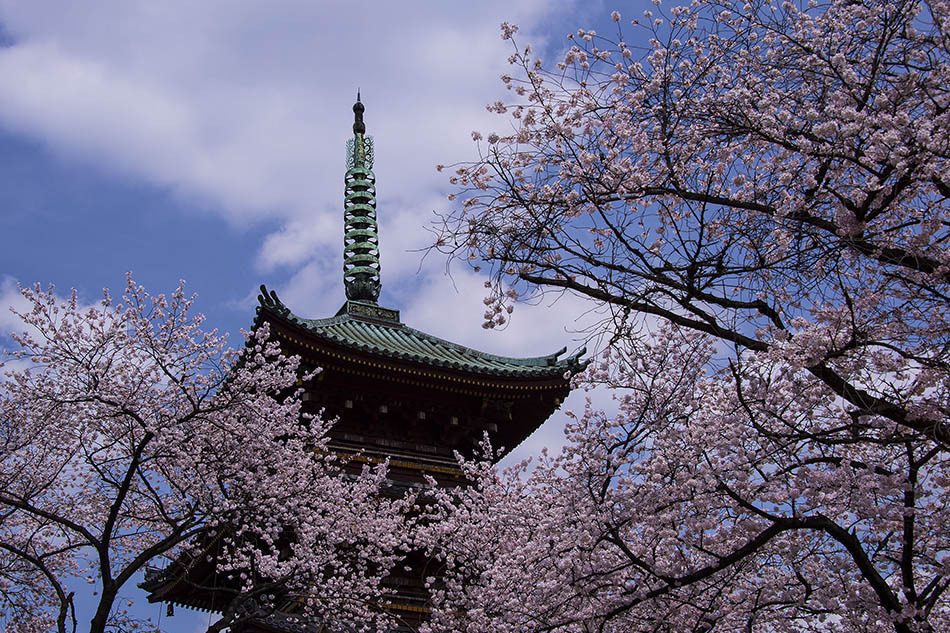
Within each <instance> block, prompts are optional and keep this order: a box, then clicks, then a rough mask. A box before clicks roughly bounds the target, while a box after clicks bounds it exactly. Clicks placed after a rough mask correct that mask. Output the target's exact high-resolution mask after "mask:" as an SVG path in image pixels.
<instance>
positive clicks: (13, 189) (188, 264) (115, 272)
mask: <svg viewBox="0 0 950 633" xmlns="http://www.w3.org/2000/svg"><path fill="white" fill-rule="evenodd" d="M618 4H620V3H619V2H618ZM627 4H628V7H629V8H628V9H627V12H628V13H630V14H631V16H630V17H633V16H632V14H633V13H634V12H635V11H636V12H639V11H642V10H643V9H644V8H646V6H647V4H648V3H646V2H640V1H636V2H632V3H627ZM355 6H356V5H351V4H347V3H342V2H340V3H335V2H317V1H315V0H300V1H291V0H287V1H275V2H267V3H265V2H247V1H242V0H208V1H202V2H194V1H188V2H184V1H179V0H163V1H162V2H153V1H139V0H115V1H111V2H109V1H95V2H82V3H74V2H67V1H62V2H36V1H35V0H20V1H9V0H0V78H2V79H0V81H2V89H0V193H2V198H0V200H2V202H0V235H2V236H3V248H2V249H0V312H2V314H0V330H9V329H10V328H11V327H13V326H15V322H14V320H13V319H12V318H11V316H10V315H9V314H8V312H7V310H6V306H9V305H11V304H13V303H15V301H16V293H15V290H16V289H15V284H16V283H17V282H19V283H22V284H32V283H34V282H40V283H42V284H44V285H45V284H48V283H54V284H55V285H56V286H57V288H59V289H60V290H61V291H62V292H64V293H65V292H67V291H68V289H69V288H71V287H75V288H76V289H77V290H78V291H79V292H80V295H81V297H83V299H84V300H86V301H90V302H91V301H94V300H96V299H97V298H98V297H99V296H100V293H101V289H102V288H103V287H110V288H113V289H116V290H121V288H122V286H123V284H124V278H125V273H126V271H132V273H133V275H134V277H135V278H136V280H137V281H139V282H140V283H143V284H144V285H145V286H146V287H147V288H148V289H149V290H150V291H153V292H159V291H170V290H171V289H173V288H174V286H175V284H176V283H177V280H178V279H185V280H187V282H188V288H189V289H190V290H191V291H194V292H197V293H198V295H199V301H198V309H199V310H200V311H202V312H204V313H205V314H206V315H207V316H208V319H209V324H210V325H211V326H212V327H218V328H219V329H221V330H224V331H228V332H231V333H232V336H233V337H235V339H234V342H235V344H239V342H240V339H239V338H238V337H239V336H240V335H239V330H240V328H241V327H247V326H248V325H250V323H251V321H252V319H253V314H254V307H255V305H256V295H257V287H258V286H259V285H260V284H261V283H266V284H267V285H268V287H270V288H273V289H276V290H277V291H278V293H279V294H280V295H281V297H282V298H283V299H284V301H285V303H287V304H288V305H289V306H290V307H291V309H293V310H294V311H295V312H296V313H297V314H300V315H302V316H306V317H323V316H328V315H331V314H333V313H334V312H335V311H336V309H337V308H338V307H339V305H340V304H341V303H342V301H343V288H342V278H341V267H342V254H341V253H342V198H343V171H344V167H343V164H344V144H345V141H346V138H347V137H348V136H349V135H350V134H351V124H352V111H351V106H352V103H353V100H354V96H355V93H356V90H357V88H359V89H360V90H361V91H362V95H363V102H364V103H365V105H366V114H365V119H366V123H367V128H368V130H367V131H368V133H370V134H372V135H373V136H374V137H375V141H376V168H375V171H376V176H377V190H378V215H379V222H380V231H381V251H382V267H383V272H382V280H383V292H382V297H381V303H383V304H384V305H387V306H390V307H394V308H398V309H400V310H401V311H402V316H403V320H404V321H405V322H407V323H408V324H409V325H412V326H413V327H416V328H419V329H422V330H425V331H428V332H431V333H433V334H436V335H438V336H441V337H444V338H448V339H451V340H454V341H458V342H460V343H463V344H467V345H471V346H473V347H477V348H479V349H483V350H486V351H490V352H494V353H499V354H506V355H512V356H522V355H524V356H527V355H538V354H546V353H549V352H552V351H554V350H556V349H558V348H560V347H561V346H562V345H567V346H568V347H569V348H572V349H573V348H576V347H578V346H579V345H581V336H580V335H576V334H572V333H571V330H576V329H577V328H578V325H577V321H576V319H577V318H578V317H579V316H580V315H581V314H582V313H583V312H584V310H585V309H586V308H587V307H589V306H585V305H584V304H583V303H581V302H580V301H579V300H575V299H572V298H570V297H566V298H563V299H562V300H561V301H559V302H558V303H557V304H555V305H553V306H551V305H549V304H542V305H539V306H536V307H530V308H524V309H518V310H516V312H515V318H514V321H513V323H512V325H511V327H509V328H508V329H507V330H505V331H503V332H487V331H485V330H483V329H482V328H481V321H482V317H481V313H482V311H483V306H482V303H481V299H482V297H483V288H482V281H483V280H482V279H479V278H478V277H477V275H475V274H474V273H472V272H471V271H469V270H467V269H465V268H462V267H458V266H456V267H455V268H453V274H452V277H451V278H449V277H447V276H446V275H445V260H444V259H442V258H440V257H437V256H430V257H428V258H427V259H426V260H425V261H424V262H423V261H422V259H421V254H420V253H418V252H414V251H417V250H418V249H420V248H423V247H425V246H426V245H427V244H428V239H429V234H428V233H427V232H426V231H425V228H424V227H425V225H426V224H427V223H428V222H429V221H430V220H431V219H432V217H433V216H432V213H433V211H434V210H439V209H445V208H446V207H447V205H448V204H450V203H449V202H448V201H447V200H446V197H445V196H446V194H447V193H449V191H450V188H449V185H448V183H447V178H446V176H445V174H439V173H437V172H436V170H435V165H436V164H438V163H452V162H456V161H461V160H467V159H471V158H472V157H473V156H474V155H475V147H474V144H473V143H472V140H471V136H470V134H471V131H472V130H474V129H479V130H481V131H483V132H488V131H491V130H492V129H496V128H500V127H501V126H502V125H503V123H504V121H503V119H502V118H501V117H498V116H497V115H493V114H489V113H488V112H486V110H485V104H487V103H489V102H492V101H494V100H496V99H498V98H508V97H510V96H511V93H508V92H506V91H505V90H504V89H503V85H502V83H501V82H500V81H499V79H498V78H499V76H500V75H501V74H502V73H504V72H507V71H508V64H507V61H506V60H507V57H508V55H510V53H511V49H510V43H509V42H503V41H502V40H501V39H500V38H499V24H500V23H501V22H502V21H508V22H514V23H517V24H519V25H520V26H521V33H520V34H519V41H520V42H521V43H527V42H530V43H531V44H532V46H533V47H534V48H535V50H536V51H539V52H541V54H542V56H544V57H545V58H546V59H551V58H553V57H556V56H557V52H558V51H559V50H560V49H561V48H562V47H564V46H565V45H566V44H567V40H566V39H565V36H566V35H567V34H568V33H570V32H573V31H575V30H576V29H577V27H579V26H583V27H585V28H589V27H596V28H599V30H603V31H605V32H609V31H610V30H611V24H610V22H609V13H610V10H612V9H614V8H618V9H619V10H621V12H623V11H624V9H625V7H624V6H614V5H610V6H607V5H605V4H603V3H602V2H601V1H600V0H597V1H589V2H573V1H568V0H564V1H556V0H524V1H519V2H509V1H503V0H483V1H480V2H446V1H444V0H443V1H441V2H437V1H432V2H414V1H410V0H404V1H401V2H398V3H397V2H380V3H363V5H362V7H363V8H361V9H356V8H354V7H355ZM502 129H503V128H502ZM572 400H574V402H573V404H572V405H571V404H569V405H568V406H578V407H579V406H582V398H577V397H574V398H572ZM562 424H563V418H559V417H557V416H555V418H554V419H552V421H551V422H550V423H549V424H548V425H546V426H545V427H544V428H543V429H542V431H541V432H540V433H538V434H536V436H535V437H533V438H532V439H530V440H529V441H528V442H527V443H526V444H525V445H524V446H523V448H522V450H521V451H520V453H519V454H520V455H527V454H530V453H531V452H535V451H536V450H537V449H538V448H540V446H542V445H545V444H556V443H558V440H559V429H560V427H561V425H562ZM179 623H180V622H179Z"/></svg>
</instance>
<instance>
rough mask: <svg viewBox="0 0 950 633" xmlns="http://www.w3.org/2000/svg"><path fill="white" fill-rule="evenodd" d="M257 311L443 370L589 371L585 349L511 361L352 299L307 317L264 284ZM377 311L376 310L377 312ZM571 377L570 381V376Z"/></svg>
mask: <svg viewBox="0 0 950 633" xmlns="http://www.w3.org/2000/svg"><path fill="white" fill-rule="evenodd" d="M258 301H259V302H260V307H258V309H257V318H258V322H257V323H256V324H255V325H257V324H259V323H260V320H261V319H262V318H263V315H264V312H265V311H266V312H269V313H270V314H271V315H273V316H275V317H277V318H278V319H280V320H281V321H284V322H286V323H289V324H292V325H293V326H294V329H299V330H303V331H305V332H307V334H309V335H310V336H312V337H314V338H316V339H317V340H320V341H323V342H325V343H330V344H335V345H339V346H341V347H344V348H346V349H351V350H360V351H363V352H366V353H369V354H372V355H374V356H379V357H382V358H390V359H394V360H402V361H408V362H412V363H418V364H421V365H425V366H428V367H442V368H445V369H453V370H456V371H460V372H464V373H468V374H472V375H476V376H478V375H480V376H496V377H499V378H515V379H544V378H564V377H565V376H566V375H574V374H576V373H578V372H580V371H582V370H583V369H584V368H585V367H587V363H588V362H589V361H583V360H581V356H582V355H583V354H584V353H585V351H586V349H581V350H578V351H577V352H576V353H574V354H572V355H568V356H565V353H566V352H567V348H562V349H560V350H558V351H557V352H555V353H553V354H548V355H547V356H536V357H532V358H512V357H509V356H498V355H497V354H489V353H487V352H481V351H478V350H475V349H472V348H470V347H466V346H464V345H459V344H458V343H452V342H451V341H446V340H444V339H441V338H438V337H436V336H432V335H431V334H426V333H425V332H422V331H420V330H416V329H413V328H411V327H408V326H407V325H404V324H403V323H400V322H399V313H398V312H397V311H395V310H390V309H388V308H381V307H379V306H376V305H374V304H368V303H365V302H361V301H347V302H346V304H345V305H344V306H343V307H342V308H340V311H339V312H338V313H337V315H336V316H333V317H330V318H329V319H305V318H302V317H299V316H297V315H296V314H294V313H292V312H291V311H290V308H288V307H287V306H286V305H284V303H283V302H282V301H281V300H280V298H279V297H278V296H277V293H276V292H274V291H273V290H268V289H267V288H266V287H264V286H261V294H260V295H259V296H258ZM373 308H376V309H377V310H373ZM565 379H566V378H565Z"/></svg>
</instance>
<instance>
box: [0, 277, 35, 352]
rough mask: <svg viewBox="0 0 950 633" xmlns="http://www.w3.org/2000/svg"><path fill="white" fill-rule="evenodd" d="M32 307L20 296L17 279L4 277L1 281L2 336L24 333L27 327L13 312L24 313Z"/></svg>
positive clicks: (0, 322) (0, 312)
mask: <svg viewBox="0 0 950 633" xmlns="http://www.w3.org/2000/svg"><path fill="white" fill-rule="evenodd" d="M29 307H30V304H29V302H28V301H27V300H26V299H25V298H24V297H23V295H22V294H20V289H19V288H18V287H17V282H16V279H14V278H13V277H10V276H9V275H4V276H3V278H2V279H0V336H3V337H6V336H7V335H9V334H10V333H11V332H22V331H23V330H24V329H25V327H24V324H23V320H22V319H20V317H18V316H17V315H16V314H14V313H13V312H12V310H16V311H17V312H20V313H22V312H24V311H26V310H28V309H29Z"/></svg>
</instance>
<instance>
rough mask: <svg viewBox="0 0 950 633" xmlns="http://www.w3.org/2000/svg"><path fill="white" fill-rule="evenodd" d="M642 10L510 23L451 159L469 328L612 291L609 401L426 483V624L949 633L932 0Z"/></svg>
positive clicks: (947, 455)
mask: <svg viewBox="0 0 950 633" xmlns="http://www.w3.org/2000/svg"><path fill="white" fill-rule="evenodd" d="M653 4H654V5H655V6H651V7H650V10H649V11H645V12H644V13H643V15H642V16H637V18H638V19H637V20H634V31H635V32H636V33H641V34H643V35H644V37H642V38H641V37H637V38H636V41H633V40H629V41H628V40H627V39H625V36H624V31H623V30H622V29H620V28H619V24H620V22H621V16H620V15H619V13H616V12H615V13H614V14H613V18H614V21H615V22H616V23H617V24H618V30H617V32H616V37H612V38H609V39H608V38H604V37H602V36H599V35H597V34H596V33H594V32H593V31H585V30H580V31H578V32H577V35H576V36H573V37H572V38H571V39H572V40H573V42H572V44H571V45H570V47H569V48H568V49H567V50H566V52H565V53H564V55H563V57H561V58H560V59H558V60H555V62H554V63H552V64H547V63H545V62H543V61H542V60H538V59H536V58H535V57H534V56H533V54H532V52H531V49H530V47H523V46H520V45H518V44H516V43H514V44H513V45H514V53H513V55H512V57H511V58H510V61H511V63H512V64H513V66H514V67H515V69H516V70H515V71H514V72H513V73H512V74H511V76H508V75H506V76H504V77H503V78H502V79H503V81H504V82H505V84H507V85H508V87H509V88H510V89H511V90H512V92H513V102H512V103H504V102H498V103H495V104H493V105H491V106H490V109H492V110H494V111H496V112H498V113H499V114H501V115H503V116H505V117H506V123H507V125H509V126H510V128H509V131H506V132H499V133H491V134H487V133H486V134H484V135H483V134H481V133H477V132H476V133H474V134H473V136H474V138H475V140H476V141H477V142H478V143H479V148H480V151H481V154H480V159H479V160H478V161H476V162H474V163H468V164H461V165H456V166H455V167H454V174H453V175H452V177H451V179H452V182H453V183H455V184H456V185H457V186H458V191H457V192H456V193H454V194H452V196H451V197H453V198H457V199H458V200H459V204H458V206H457V207H456V210H454V211H452V212H450V213H449V214H448V215H447V216H445V217H444V218H443V220H444V222H443V223H442V224H440V226H439V227H438V228H437V243H436V246H437V248H440V249H442V250H444V251H446V252H448V253H450V254H451V255H453V256H456V257H460V258H463V259H466V260H469V261H470V262H471V263H472V265H473V266H475V267H479V268H480V267H483V266H485V267H487V268H488V272H489V274H490V276H491V281H490V282H489V284H488V285H489V286H490V287H491V296H490V297H489V298H488V299H486V302H487V304H488V311H487V312H486V314H485V317H486V327H498V326H501V325H503V324H504V323H505V321H506V319H507V318H508V317H507V313H508V312H510V310H511V308H512V307H513V304H514V302H515V301H516V300H518V299H520V298H527V299H532V298H534V297H536V296H537V295H538V294H539V293H544V292H558V291H568V292H574V293H577V294H580V295H583V296H586V297H588V298H590V299H591V300H593V301H594V302H595V303H596V304H598V305H600V306H603V307H605V308H606V309H607V311H608V313H609V319H607V320H606V321H605V322H604V323H602V327H601V328H600V329H599V330H598V331H596V332H594V334H605V335H606V340H608V341H609V345H608V346H607V349H606V350H605V352H604V354H605V356H604V358H603V361H602V362H601V363H599V364H598V366H597V367H596V368H592V369H589V370H588V373H587V375H586V377H582V378H581V379H580V384H587V385H595V384H600V383H606V384H608V385H609V386H610V387H611V388H612V389H614V393H615V396H616V399H617V402H618V412H617V413H615V414H613V413H611V414H606V413H604V412H601V411H597V410H595V409H593V408H589V409H588V410H587V411H585V412H584V413H583V414H582V415H580V416H578V418H577V419H576V421H574V422H573V423H572V424H571V425H569V427H568V431H567V433H568V440H569V443H568V446H567V447H566V448H565V449H564V451H563V452H562V453H561V454H559V455H555V456H544V457H542V459H541V460H540V462H539V463H538V464H537V466H536V467H535V469H534V470H533V471H531V470H529V468H528V467H527V466H521V467H516V468H514V469H513V470H512V471H509V472H507V473H498V472H497V471H496V470H495V469H493V468H491V467H490V466H489V465H487V464H481V463H470V464H466V468H467V469H468V470H469V473H470V476H471V477H472V479H473V481H474V482H476V485H474V486H472V487H471V488H470V489H468V490H465V491H457V492H455V493H453V494H449V493H440V494H439V495H438V499H437V501H436V502H435V503H433V504H432V505H431V507H430V508H429V509H430V511H431V513H432V516H433V517H437V518H439V519H440V520H441V522H440V521H429V522H427V523H426V526H425V528H424V529H422V530H421V531H420V532H419V538H420V540H421V541H422V542H423V543H425V545H426V546H427V547H429V548H430V551H432V552H433V553H436V554H438V555H440V556H441V557H442V560H443V561H444V562H445V564H446V567H447V570H448V572H447V576H446V578H445V579H444V580H442V581H435V580H434V581H433V587H434V595H435V599H436V602H437V603H438V604H439V605H440V606H439V609H437V614H436V616H435V617H434V620H433V622H434V624H433V630H436V629H438V627H439V626H442V627H443V628H445V627H455V628H456V629H458V630H464V631H487V630H521V631H713V630H716V631H736V630H745V631H823V630H846V631H897V632H901V633H903V632H909V631H938V630H945V629H947V628H948V627H950V601H948V597H947V593H946V590H947V586H948V583H950V573H948V572H950V553H948V547H950V532H948V529H947V527H946V526H947V525H948V522H947V518H948V517H947V513H948V502H947V500H946V499H947V485H948V483H950V478H948V475H950V472H948V463H947V462H948V459H950V450H948V449H950V424H948V407H947V403H948V402H950V398H948V396H950V393H948V388H950V371H948V368H950V367H948V355H947V354H948V349H950V348H948V343H950V328H948V314H950V310H948V307H950V305H948V304H950V301H948V297H950V283H948V282H950V272H948V271H950V268H948V265H950V254H948V250H947V240H948V238H950V217H948V216H950V176H948V174H950V163H948V155H950V114H948V111H947V108H948V106H950V93H948V90H950V88H948V87H950V5H948V4H947V3H945V2H939V1H933V2H911V1H900V0H897V1H889V2H883V1H871V0H841V1H838V0H831V1H828V2H809V3H807V4H806V3H804V2H784V3H781V4H780V3H777V2H765V1H755V0H753V1H750V2H746V3H733V2H728V1H717V0H697V1H696V2H693V3H691V4H690V5H689V6H688V7H674V8H671V9H669V10H666V9H664V8H663V7H662V5H661V3H660V2H656V1H655V2H654V3H653ZM516 31H517V29H516V27H513V26H510V25H504V26H503V37H505V38H506V39H512V41H513V42H514V40H513V38H514V35H515V33H516ZM640 42H643V43H644V44H645V45H644V46H641V45H640V44H639V43H640Z"/></svg>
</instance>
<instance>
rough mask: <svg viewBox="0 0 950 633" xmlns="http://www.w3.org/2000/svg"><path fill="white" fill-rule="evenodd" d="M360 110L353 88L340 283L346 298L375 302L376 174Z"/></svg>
mask: <svg viewBox="0 0 950 633" xmlns="http://www.w3.org/2000/svg"><path fill="white" fill-rule="evenodd" d="M364 111H365V108H364V107H363V104H362V102H361V101H360V94H359V92H358V91H357V93H356V103H355V104H353V115H354V117H353V138H351V139H350V140H348V141H347V142H346V176H345V178H344V183H345V185H346V193H345V202H344V208H343V224H344V227H343V232H344V235H343V285H344V286H345V287H346V298H347V299H350V300H352V301H369V302H371V303H376V300H377V299H379V289H380V286H381V283H380V277H379V272H380V265H379V235H378V234H377V226H376V176H375V175H373V137H371V136H366V124H365V123H364V122H363V112H364Z"/></svg>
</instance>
